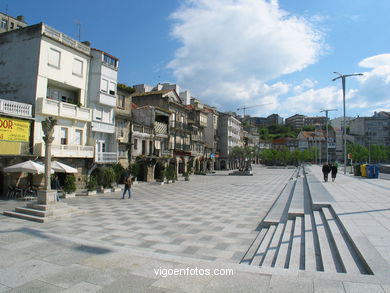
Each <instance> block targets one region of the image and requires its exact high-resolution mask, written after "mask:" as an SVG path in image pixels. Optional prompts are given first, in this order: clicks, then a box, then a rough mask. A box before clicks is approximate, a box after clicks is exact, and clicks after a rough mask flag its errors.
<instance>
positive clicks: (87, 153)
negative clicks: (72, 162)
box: [35, 143, 94, 158]
mask: <svg viewBox="0 0 390 293" xmlns="http://www.w3.org/2000/svg"><path fill="white" fill-rule="evenodd" d="M35 146H36V148H35V149H36V152H35V153H36V155H38V156H44V155H45V144H44V143H38V144H36V145H35ZM51 154H52V156H53V157H58V158H61V157H63V158H93V155H94V147H93V146H83V145H57V144H52V145H51Z"/></svg>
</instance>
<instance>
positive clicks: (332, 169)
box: [322, 163, 338, 182]
mask: <svg viewBox="0 0 390 293" xmlns="http://www.w3.org/2000/svg"><path fill="white" fill-rule="evenodd" d="M337 168H338V166H337V164H336V163H325V164H324V165H323V166H322V173H323V174H324V181H325V182H327V181H328V177H329V173H332V182H334V181H335V180H336V175H337Z"/></svg>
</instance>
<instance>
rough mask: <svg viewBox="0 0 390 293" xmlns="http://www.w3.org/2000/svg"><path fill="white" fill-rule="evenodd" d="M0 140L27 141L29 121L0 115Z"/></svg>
mask: <svg viewBox="0 0 390 293" xmlns="http://www.w3.org/2000/svg"><path fill="white" fill-rule="evenodd" d="M0 140H7V141H21V142H29V140H30V122H29V121H25V120H19V119H14V118H7V117H0Z"/></svg>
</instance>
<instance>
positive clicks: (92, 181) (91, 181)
mask: <svg viewBox="0 0 390 293" xmlns="http://www.w3.org/2000/svg"><path fill="white" fill-rule="evenodd" d="M85 187H86V188H87V194H88V195H95V194H96V187H97V179H96V176H92V175H91V176H90V177H89V178H88V179H87V183H86V186H85Z"/></svg>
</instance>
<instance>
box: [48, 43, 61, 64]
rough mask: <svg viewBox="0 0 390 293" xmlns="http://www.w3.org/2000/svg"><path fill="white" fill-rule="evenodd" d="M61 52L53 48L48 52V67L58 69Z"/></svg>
mask: <svg viewBox="0 0 390 293" xmlns="http://www.w3.org/2000/svg"><path fill="white" fill-rule="evenodd" d="M60 62H61V52H60V51H57V50H55V49H53V48H50V50H49V65H51V66H54V67H56V68H60Z"/></svg>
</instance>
